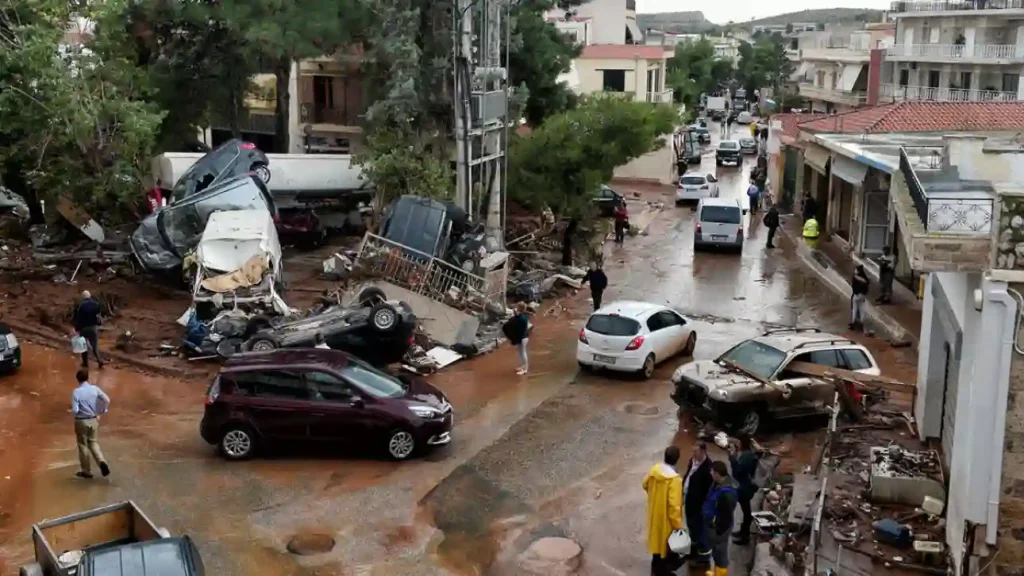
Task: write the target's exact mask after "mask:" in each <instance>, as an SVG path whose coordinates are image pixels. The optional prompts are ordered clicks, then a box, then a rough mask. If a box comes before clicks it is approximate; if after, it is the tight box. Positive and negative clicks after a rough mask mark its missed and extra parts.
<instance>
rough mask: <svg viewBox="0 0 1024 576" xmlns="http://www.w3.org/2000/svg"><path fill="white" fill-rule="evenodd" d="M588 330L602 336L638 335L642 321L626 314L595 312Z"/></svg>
mask: <svg viewBox="0 0 1024 576" xmlns="http://www.w3.org/2000/svg"><path fill="white" fill-rule="evenodd" d="M587 330H588V331H590V332H593V333H595V334H601V335H602V336H636V335H637V334H638V333H639V332H640V323H639V322H637V321H636V320H633V319H632V318H626V317H624V316H615V315H613V314H594V315H593V316H591V317H590V320H589V321H588V322H587Z"/></svg>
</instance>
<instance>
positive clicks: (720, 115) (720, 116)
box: [711, 108, 728, 122]
mask: <svg viewBox="0 0 1024 576" xmlns="http://www.w3.org/2000/svg"><path fill="white" fill-rule="evenodd" d="M727 114H728V111H726V110H723V109H720V108H716V109H714V110H712V111H711V119H712V120H714V121H715V122H721V121H722V120H725V117H726V115H727Z"/></svg>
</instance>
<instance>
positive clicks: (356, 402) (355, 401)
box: [348, 396, 366, 408]
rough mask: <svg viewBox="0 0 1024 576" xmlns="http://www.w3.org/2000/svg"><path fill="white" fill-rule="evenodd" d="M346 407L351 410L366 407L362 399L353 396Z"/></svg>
mask: <svg viewBox="0 0 1024 576" xmlns="http://www.w3.org/2000/svg"><path fill="white" fill-rule="evenodd" d="M348 405H349V406H351V407H353V408H362V407H363V406H366V402H364V401H363V399H362V398H360V397H358V396H355V397H354V398H352V400H350V401H349V403H348Z"/></svg>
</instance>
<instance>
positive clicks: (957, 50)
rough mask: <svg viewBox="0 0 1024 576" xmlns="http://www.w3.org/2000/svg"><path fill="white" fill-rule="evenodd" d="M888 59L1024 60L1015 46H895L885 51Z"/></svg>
mask: <svg viewBox="0 0 1024 576" xmlns="http://www.w3.org/2000/svg"><path fill="white" fill-rule="evenodd" d="M886 56H888V57H890V58H940V59H950V60H955V59H958V58H971V59H977V60H1010V59H1014V58H1024V48H1019V49H1018V48H1017V45H1016V44H975V45H974V46H966V45H964V44H897V45H895V46H891V47H889V48H888V49H886Z"/></svg>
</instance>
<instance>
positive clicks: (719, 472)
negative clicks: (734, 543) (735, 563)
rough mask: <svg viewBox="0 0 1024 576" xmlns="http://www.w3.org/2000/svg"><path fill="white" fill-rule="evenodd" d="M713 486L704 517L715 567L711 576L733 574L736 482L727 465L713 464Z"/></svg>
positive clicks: (707, 539) (705, 538) (719, 462)
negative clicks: (731, 553)
mask: <svg viewBox="0 0 1024 576" xmlns="http://www.w3.org/2000/svg"><path fill="white" fill-rule="evenodd" d="M711 478H712V479H713V480H714V481H715V483H714V484H713V485H712V486H711V492H710V493H709V494H708V499H707V500H705V501H704V507H703V509H702V510H701V512H702V514H703V516H704V541H705V543H706V544H707V545H708V547H709V548H711V560H712V561H713V562H714V564H715V568H714V571H708V572H707V574H709V575H710V576H728V575H729V534H730V533H731V532H732V515H733V513H735V511H736V483H735V482H733V479H732V478H731V477H730V476H729V467H728V466H726V465H725V462H721V461H717V462H713V463H712V464H711Z"/></svg>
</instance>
